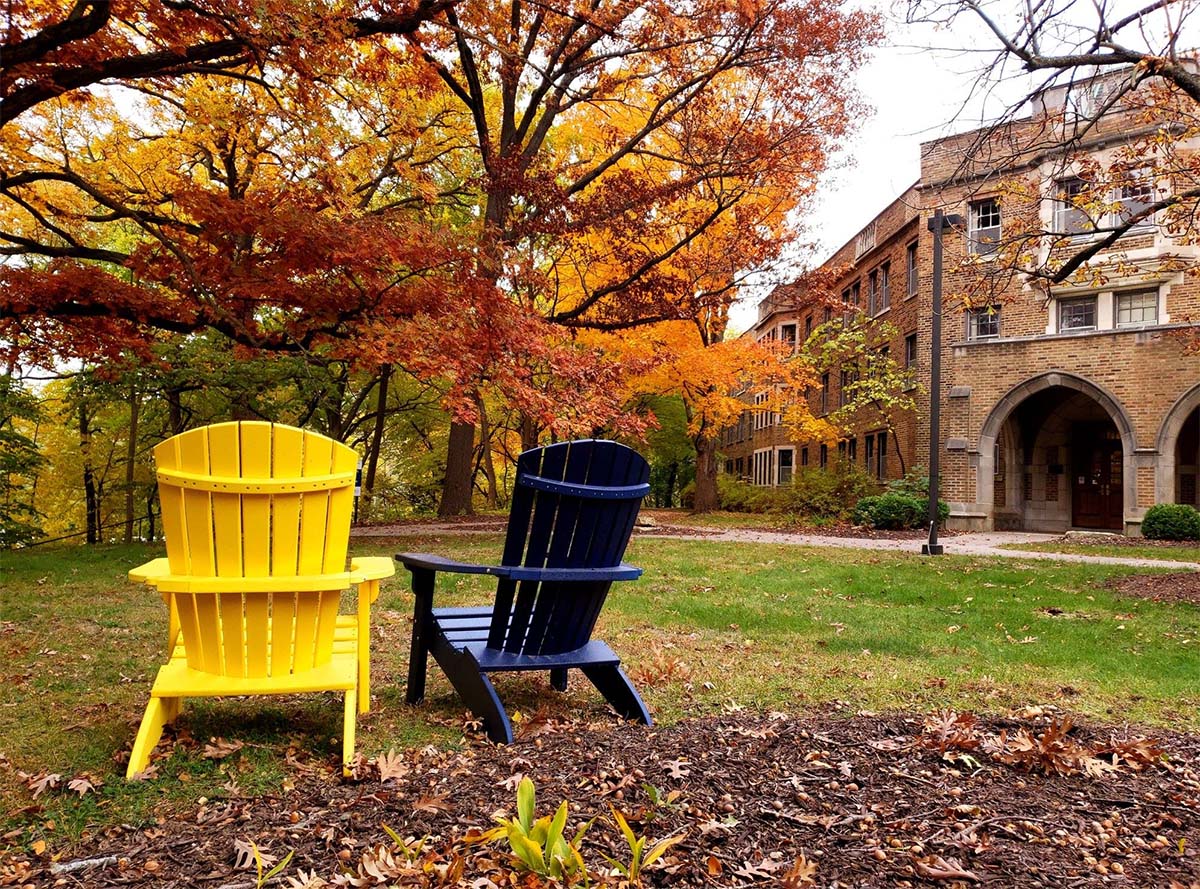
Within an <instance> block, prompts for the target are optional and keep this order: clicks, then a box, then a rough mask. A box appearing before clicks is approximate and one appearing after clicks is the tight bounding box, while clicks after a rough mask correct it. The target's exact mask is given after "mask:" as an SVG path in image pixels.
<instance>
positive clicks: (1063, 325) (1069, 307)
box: [1058, 296, 1096, 333]
mask: <svg viewBox="0 0 1200 889" xmlns="http://www.w3.org/2000/svg"><path fill="white" fill-rule="evenodd" d="M1095 329H1096V297H1094V296H1084V297H1081V298H1079V299H1062V300H1059V301H1058V332H1059V333H1067V332H1068V331H1072V330H1095Z"/></svg>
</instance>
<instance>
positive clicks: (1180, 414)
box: [1154, 384, 1200, 506]
mask: <svg viewBox="0 0 1200 889" xmlns="http://www.w3.org/2000/svg"><path fill="white" fill-rule="evenodd" d="M1155 444H1156V446H1157V447H1156V450H1157V451H1158V461H1157V463H1156V468H1155V473H1154V500H1155V502H1156V503H1190V504H1191V505H1192V506H1200V502H1198V501H1200V495H1198V493H1197V483H1198V481H1200V479H1198V474H1200V384H1198V385H1195V386H1193V387H1192V388H1191V389H1189V390H1188V391H1187V392H1185V393H1183V395H1181V396H1180V397H1179V398H1178V400H1176V402H1175V404H1173V405H1172V406H1171V409H1170V410H1169V411H1167V415H1166V417H1164V418H1163V422H1162V426H1161V427H1160V428H1159V431H1158V439H1157V441H1156V442H1155Z"/></svg>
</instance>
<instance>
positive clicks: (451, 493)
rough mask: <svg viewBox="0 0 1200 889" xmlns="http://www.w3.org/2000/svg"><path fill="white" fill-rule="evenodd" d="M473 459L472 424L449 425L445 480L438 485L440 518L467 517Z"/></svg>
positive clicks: (456, 422) (469, 505) (469, 506)
mask: <svg viewBox="0 0 1200 889" xmlns="http://www.w3.org/2000/svg"><path fill="white" fill-rule="evenodd" d="M474 458H475V424H474V423H460V422H458V421H457V420H453V421H451V423H450V441H449V442H448V443H447V446H446V477H445V479H444V480H443V482H442V502H441V503H439V504H438V515H439V516H441V517H442V518H447V517H448V516H455V515H470V514H471V475H472V469H473V468H474V466H473V464H474Z"/></svg>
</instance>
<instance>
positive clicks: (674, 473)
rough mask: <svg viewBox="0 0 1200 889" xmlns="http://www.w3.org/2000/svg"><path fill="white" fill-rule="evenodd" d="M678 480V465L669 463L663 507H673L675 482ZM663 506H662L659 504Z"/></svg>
mask: <svg viewBox="0 0 1200 889" xmlns="http://www.w3.org/2000/svg"><path fill="white" fill-rule="evenodd" d="M678 478H679V464H678V463H676V462H674V461H672V462H671V472H670V474H669V475H668V476H667V502H666V504H665V506H666V507H667V509H670V508H671V507H672V506H674V505H675V482H676V480H677V479H678ZM660 505H663V504H660Z"/></svg>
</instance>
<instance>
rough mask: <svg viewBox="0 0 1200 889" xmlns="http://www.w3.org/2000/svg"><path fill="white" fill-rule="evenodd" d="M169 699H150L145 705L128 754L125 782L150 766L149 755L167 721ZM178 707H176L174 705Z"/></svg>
mask: <svg viewBox="0 0 1200 889" xmlns="http://www.w3.org/2000/svg"><path fill="white" fill-rule="evenodd" d="M169 706H170V699H168V700H164V699H163V698H151V699H150V703H149V704H147V705H146V713H145V715H143V716H142V724H141V726H140V727H139V728H138V733H137V738H136V739H135V740H134V742H133V751H132V752H131V753H130V754H129V768H128V769H126V770H125V780H126V781H131V780H132V779H133V777H134V775H136V774H137V773H138V772H143V771H145V770H146V766H148V765H150V754H151V753H153V752H154V747H155V745H156V744H158V739H159V738H161V737H162V733H163V726H165V725H166V724H167V722H168V721H169V720H168V719H167V712H168V708H169ZM176 706H178V705H176Z"/></svg>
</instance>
